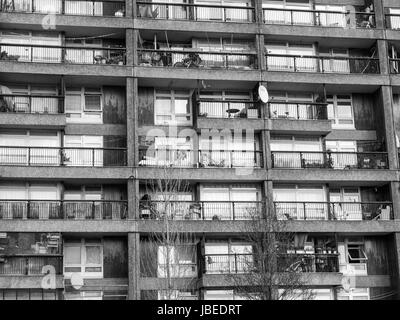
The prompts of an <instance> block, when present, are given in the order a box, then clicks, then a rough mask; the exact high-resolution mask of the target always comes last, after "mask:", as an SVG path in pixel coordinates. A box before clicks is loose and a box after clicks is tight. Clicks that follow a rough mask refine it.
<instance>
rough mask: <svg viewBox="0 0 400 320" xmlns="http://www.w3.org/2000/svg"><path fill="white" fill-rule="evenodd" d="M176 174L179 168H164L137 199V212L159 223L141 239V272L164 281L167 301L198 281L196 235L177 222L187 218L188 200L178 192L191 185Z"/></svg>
mask: <svg viewBox="0 0 400 320" xmlns="http://www.w3.org/2000/svg"><path fill="white" fill-rule="evenodd" d="M179 176H180V175H179V170H176V169H171V168H167V167H165V168H163V171H162V173H161V174H160V176H159V177H158V178H157V179H154V180H151V181H147V182H146V185H145V190H146V191H145V195H144V196H142V199H141V202H140V208H141V210H140V211H141V212H142V213H143V212H146V214H145V216H146V217H147V218H150V219H154V220H157V221H158V222H159V224H158V226H159V227H158V230H156V231H152V232H150V233H149V234H148V236H147V238H146V239H142V241H141V256H140V267H141V273H142V275H143V276H150V277H157V278H160V279H162V280H163V281H161V282H162V283H163V285H162V288H161V291H162V293H163V294H162V296H163V297H164V298H165V299H167V300H173V299H179V298H180V296H179V295H178V294H177V292H179V290H180V291H190V290H191V289H192V288H194V287H195V282H196V280H197V267H196V263H195V262H196V244H195V237H194V235H193V234H192V233H190V232H187V231H185V230H183V229H181V228H180V226H181V224H179V222H178V221H179V220H182V219H187V218H188V216H187V215H188V212H189V211H190V206H191V203H190V202H188V201H181V198H180V197H179V194H182V193H187V192H188V191H190V185H189V183H188V182H187V181H184V180H182V179H178V178H175V177H179ZM143 198H145V199H143ZM177 222H178V223H177Z"/></svg>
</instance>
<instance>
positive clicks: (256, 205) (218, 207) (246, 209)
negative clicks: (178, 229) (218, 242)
mask: <svg viewBox="0 0 400 320" xmlns="http://www.w3.org/2000/svg"><path fill="white" fill-rule="evenodd" d="M139 209H140V217H141V218H142V219H156V220H157V219H164V218H165V217H166V216H167V217H168V219H171V220H213V221H219V220H233V221H236V220H251V219H254V218H256V217H261V216H262V213H263V209H264V203H263V202H261V201H253V202H244V201H157V200H155V201H152V200H149V201H147V200H146V201H140V204H139Z"/></svg>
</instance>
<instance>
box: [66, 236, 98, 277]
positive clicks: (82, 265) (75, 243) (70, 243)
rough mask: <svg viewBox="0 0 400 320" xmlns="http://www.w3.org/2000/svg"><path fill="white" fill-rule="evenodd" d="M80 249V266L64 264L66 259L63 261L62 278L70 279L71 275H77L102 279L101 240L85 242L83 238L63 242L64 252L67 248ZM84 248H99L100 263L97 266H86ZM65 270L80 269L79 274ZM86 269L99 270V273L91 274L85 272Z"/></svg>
mask: <svg viewBox="0 0 400 320" xmlns="http://www.w3.org/2000/svg"><path fill="white" fill-rule="evenodd" d="M77 246H79V247H80V253H81V257H80V260H81V262H80V264H69V265H67V264H66V261H65V260H66V259H63V271H64V277H66V278H71V277H72V275H73V274H76V273H79V274H81V276H82V277H83V278H84V279H86V278H96V279H102V278H103V273H104V254H103V240H102V239H101V240H100V241H98V242H87V241H86V239H85V238H82V239H80V240H77V241H65V240H64V252H65V250H66V248H67V247H77ZM86 247H99V248H100V263H99V264H86ZM66 268H80V271H79V272H71V271H66ZM86 268H101V271H96V272H91V271H86Z"/></svg>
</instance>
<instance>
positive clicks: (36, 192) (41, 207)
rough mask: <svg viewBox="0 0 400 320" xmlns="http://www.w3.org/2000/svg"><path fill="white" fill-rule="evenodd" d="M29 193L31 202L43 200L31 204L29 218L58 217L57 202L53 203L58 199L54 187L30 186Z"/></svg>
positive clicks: (56, 190) (57, 193)
mask: <svg viewBox="0 0 400 320" xmlns="http://www.w3.org/2000/svg"><path fill="white" fill-rule="evenodd" d="M29 193H30V199H31V200H44V201H34V202H33V203H31V206H30V215H31V217H30V218H34V219H49V218H52V217H58V216H59V215H58V212H59V202H58V201H55V200H56V199H58V197H59V192H58V189H57V187H56V186H46V185H37V184H32V185H30V188H29ZM51 200H53V201H51Z"/></svg>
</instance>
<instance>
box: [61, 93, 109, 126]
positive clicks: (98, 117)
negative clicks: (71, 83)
mask: <svg viewBox="0 0 400 320" xmlns="http://www.w3.org/2000/svg"><path fill="white" fill-rule="evenodd" d="M93 89H96V90H97V91H95V90H93ZM68 95H69V96H75V97H77V96H80V106H79V108H80V111H77V110H71V109H68V106H67V103H65V114H66V117H67V122H70V123H103V107H104V106H103V97H104V95H103V87H98V88H90V87H68V88H66V90H65V96H68ZM87 96H99V98H100V106H99V110H88V109H87V108H86V97H87ZM71 115H72V116H71Z"/></svg>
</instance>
